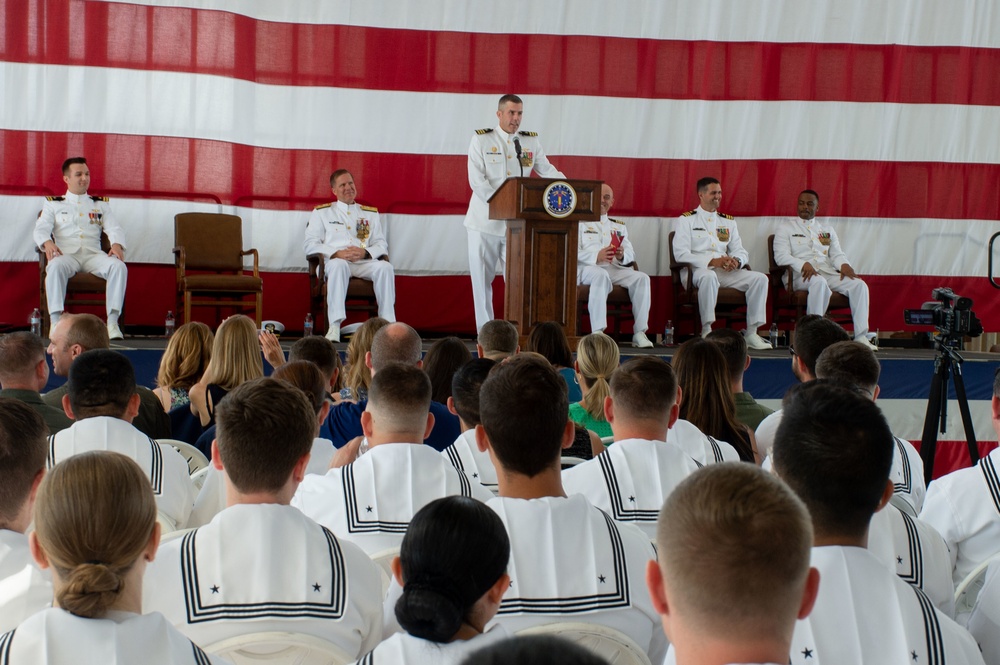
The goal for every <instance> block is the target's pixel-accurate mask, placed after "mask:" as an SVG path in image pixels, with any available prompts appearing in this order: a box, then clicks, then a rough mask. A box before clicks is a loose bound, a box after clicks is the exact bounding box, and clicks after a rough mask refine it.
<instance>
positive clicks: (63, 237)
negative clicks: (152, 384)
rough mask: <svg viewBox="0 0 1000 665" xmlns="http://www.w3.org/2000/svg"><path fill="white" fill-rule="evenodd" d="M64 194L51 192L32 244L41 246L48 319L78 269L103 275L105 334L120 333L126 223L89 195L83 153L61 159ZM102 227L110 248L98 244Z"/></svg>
mask: <svg viewBox="0 0 1000 665" xmlns="http://www.w3.org/2000/svg"><path fill="white" fill-rule="evenodd" d="M62 173H63V181H64V182H65V183H66V186H67V188H68V190H67V191H66V195H65V196H49V197H47V198H46V199H45V204H44V205H43V206H42V212H41V213H40V214H39V215H38V220H37V221H36V222H35V231H34V240H35V245H37V246H38V248H39V249H41V250H42V251H44V252H45V258H46V259H48V266H47V267H46V269H45V300H46V301H47V302H48V306H49V322H50V328H51V326H55V324H56V323H58V322H59V317H60V316H61V315H62V313H63V306H64V302H65V299H66V282H68V281H69V278H70V277H72V276H73V275H75V274H76V273H78V272H89V273H92V274H94V275H97V276H98V277H100V278H102V279H105V280H107V294H106V300H107V303H106V309H107V314H108V335H109V336H110V337H111V339H122V338H123V335H122V331H121V329H120V328H119V327H118V316H119V315H120V314H121V311H122V305H123V304H124V302H125V284H126V282H127V280H128V268H127V267H126V266H125V229H123V228H122V227H121V224H119V223H118V220H117V219H115V217H114V216H113V215H112V214H111V206H110V204H109V203H108V199H107V197H103V196H87V188H88V187H90V169H89V168H88V167H87V160H86V159H84V158H83V157H70V158H69V159H67V160H66V161H65V162H63V165H62ZM102 232H103V233H106V234H107V236H108V241H109V242H110V243H111V249H110V250H108V252H107V253H105V252H104V250H103V249H102V248H101V233H102Z"/></svg>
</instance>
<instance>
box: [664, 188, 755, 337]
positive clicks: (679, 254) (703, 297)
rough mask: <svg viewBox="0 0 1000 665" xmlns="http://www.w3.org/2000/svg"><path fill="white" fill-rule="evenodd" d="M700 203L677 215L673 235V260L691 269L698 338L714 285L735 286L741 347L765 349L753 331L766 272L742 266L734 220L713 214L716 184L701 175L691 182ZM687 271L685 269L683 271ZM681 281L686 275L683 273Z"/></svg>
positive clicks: (707, 324)
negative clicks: (742, 313)
mask: <svg viewBox="0 0 1000 665" xmlns="http://www.w3.org/2000/svg"><path fill="white" fill-rule="evenodd" d="M697 191H698V199H699V200H700V201H701V204H700V205H699V206H698V207H697V208H695V209H694V210H691V211H688V212H686V213H684V214H682V215H681V216H680V217H679V218H678V219H677V224H676V232H675V233H674V258H675V259H677V262H678V263H688V264H690V265H691V269H692V270H694V274H693V275H692V286H693V287H694V288H696V289H698V311H699V313H700V317H701V335H702V337H704V336H705V335H707V334H708V333H709V332H710V331H711V330H712V324H713V323H715V304H716V302H717V301H718V298H719V287H726V288H731V289H738V290H740V291H743V292H744V293H746V298H747V328H746V330H745V331H744V335H746V340H747V346H749V347H750V348H751V349H769V348H771V346H770V345H769V344H768V343H767V342H765V341H764V340H763V339H761V338H760V335H758V334H757V329H758V328H760V327H761V326H762V325H764V322H765V321H766V320H767V288H768V281H767V275H765V274H764V273H762V272H756V271H753V270H743V267H744V266H746V265H747V264H748V263H750V255H749V254H747V251H746V250H745V249H743V241H742V240H740V232H739V230H738V229H737V228H736V219H735V218H734V217H733V216H732V215H727V214H725V213H721V212H719V204H720V203H722V185H720V184H719V181H718V180H716V179H715V178H702V179H700V180H699V181H698V184H697ZM686 271H687V269H686V268H685V274H686ZM685 279H686V277H685Z"/></svg>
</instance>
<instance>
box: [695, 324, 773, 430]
mask: <svg viewBox="0 0 1000 665" xmlns="http://www.w3.org/2000/svg"><path fill="white" fill-rule="evenodd" d="M705 339H707V340H709V341H710V342H712V343H713V344H715V345H716V346H718V347H719V350H720V351H722V356H723V357H724V358H725V359H726V367H727V368H728V369H729V388H730V390H732V393H733V400H734V401H735V402H736V419H737V420H738V421H740V422H741V423H743V424H744V425H746V426H747V427H749V428H750V429H752V430H755V429H757V425H760V421H762V420H764V418H766V417H767V416H769V415H771V414H772V413H774V409H771V408H768V407H766V406H764V405H762V404H758V403H757V402H756V401H755V400H754V398H753V395H751V394H750V393H748V392H745V391H744V390H743V375H744V374H745V373H746V371H747V370H748V369H750V354H748V353H747V342H746V340H745V339H744V338H743V335H741V334H739V333H738V332H736V331H735V330H733V329H732V328H719V329H717V330H713V331H712V332H710V333H708V335H706V336H705Z"/></svg>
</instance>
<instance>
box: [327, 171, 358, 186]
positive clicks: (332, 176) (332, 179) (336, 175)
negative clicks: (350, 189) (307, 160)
mask: <svg viewBox="0 0 1000 665" xmlns="http://www.w3.org/2000/svg"><path fill="white" fill-rule="evenodd" d="M345 173H346V174H348V175H350V176H351V177H352V178H353V177H354V174H353V173H351V172H350V171H348V170H347V169H337V170H336V171H334V172H333V173H331V174H330V189H333V183H334V182H336V181H337V178H339V177H340V176H342V175H344V174H345Z"/></svg>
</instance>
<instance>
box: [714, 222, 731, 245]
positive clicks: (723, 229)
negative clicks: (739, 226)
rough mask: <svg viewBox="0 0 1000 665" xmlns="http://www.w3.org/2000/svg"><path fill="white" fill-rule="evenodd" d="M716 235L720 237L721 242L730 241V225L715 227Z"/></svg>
mask: <svg viewBox="0 0 1000 665" xmlns="http://www.w3.org/2000/svg"><path fill="white" fill-rule="evenodd" d="M715 237H717V238H718V239H719V242H729V227H727V226H720V227H719V228H717V229H715Z"/></svg>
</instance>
